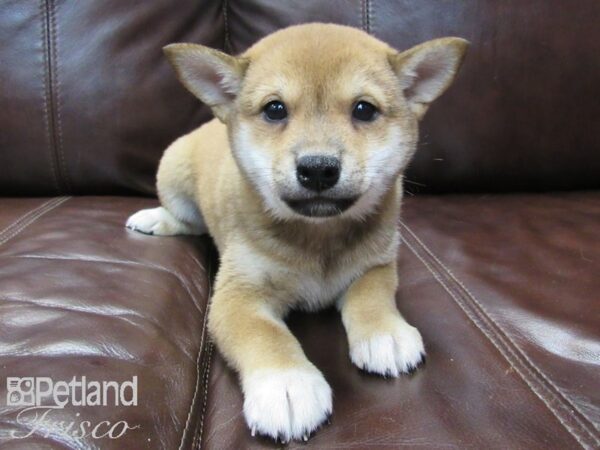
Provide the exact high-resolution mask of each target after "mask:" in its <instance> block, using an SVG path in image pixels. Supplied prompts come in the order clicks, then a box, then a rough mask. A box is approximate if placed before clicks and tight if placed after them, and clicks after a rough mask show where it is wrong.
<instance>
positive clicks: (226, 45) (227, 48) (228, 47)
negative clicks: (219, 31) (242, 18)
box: [223, 0, 233, 53]
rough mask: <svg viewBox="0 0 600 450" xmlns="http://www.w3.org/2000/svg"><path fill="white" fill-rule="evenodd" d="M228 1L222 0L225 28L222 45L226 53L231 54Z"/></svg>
mask: <svg viewBox="0 0 600 450" xmlns="http://www.w3.org/2000/svg"><path fill="white" fill-rule="evenodd" d="M228 10H229V1H228V0H223V27H224V28H225V30H224V31H225V42H224V43H223V48H224V49H225V51H226V52H227V53H231V52H232V51H233V49H232V47H231V37H230V36H229V17H228V14H229V13H228Z"/></svg>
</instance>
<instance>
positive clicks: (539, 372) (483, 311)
mask: <svg viewBox="0 0 600 450" xmlns="http://www.w3.org/2000/svg"><path fill="white" fill-rule="evenodd" d="M402 225H403V226H404V227H405V228H406V230H407V231H408V232H409V233H410V234H411V235H412V236H413V237H414V238H415V240H416V241H417V242H418V243H419V244H420V245H421V247H422V248H423V249H424V250H425V251H426V252H427V253H428V254H429V255H431V257H432V258H433V259H434V260H435V261H436V262H437V263H438V264H439V265H440V266H441V267H442V268H443V269H444V270H445V271H446V273H447V274H448V276H449V277H450V278H451V279H452V280H453V281H454V282H455V283H457V284H458V285H459V286H460V287H461V288H462V289H463V290H464V292H465V293H466V294H467V295H468V297H470V299H471V300H472V301H473V304H474V307H475V308H477V309H478V310H479V311H480V313H481V315H482V316H483V317H484V318H485V319H487V320H488V321H489V322H490V323H491V324H492V325H493V326H494V327H495V328H496V330H497V333H498V334H499V336H500V337H501V338H504V339H505V340H507V341H508V342H509V343H510V344H512V346H513V347H514V349H515V351H516V352H517V353H518V354H519V355H520V356H521V357H522V358H523V359H524V360H525V362H527V363H528V364H529V366H530V369H531V370H532V372H534V373H535V374H537V375H539V376H540V377H541V378H542V379H543V381H545V382H546V383H548V384H549V385H550V386H549V388H550V387H551V388H553V389H554V391H556V392H555V394H556V395H558V396H559V397H561V398H562V400H564V401H565V402H566V403H567V406H566V407H567V410H568V411H569V410H570V409H574V410H575V411H577V412H578V413H579V414H581V416H583V418H585V419H586V420H588V421H589V423H590V424H591V425H593V426H594V427H596V425H595V424H594V422H593V421H592V419H590V418H589V417H588V416H586V415H585V413H584V412H583V411H581V410H580V409H579V407H578V406H577V405H576V404H574V403H572V402H571V401H570V400H569V399H568V398H567V397H566V396H565V394H564V393H563V392H562V390H561V389H560V388H559V387H558V386H557V385H556V384H554V383H553V382H552V380H551V379H550V378H548V376H547V375H546V374H545V373H544V372H543V371H542V370H541V369H540V368H538V367H537V366H536V364H535V363H534V362H533V361H532V360H531V359H530V358H529V357H528V356H527V354H526V353H525V352H524V351H523V350H521V348H520V347H519V346H518V345H517V344H516V343H515V342H514V341H513V340H512V339H511V338H510V337H509V336H508V335H507V334H506V333H504V331H503V328H502V327H501V326H500V325H499V324H498V323H497V322H496V321H495V320H494V319H493V318H492V316H491V315H490V314H489V313H488V311H487V310H486V308H485V307H484V306H483V304H482V303H481V302H480V301H479V300H477V298H476V297H475V295H473V293H472V292H471V291H470V290H469V289H468V288H467V287H466V286H465V284H464V283H463V282H462V281H460V280H459V279H458V278H457V277H456V276H455V275H454V274H453V273H452V271H451V270H450V269H449V268H448V267H446V266H445V265H444V263H442V261H440V259H439V258H438V257H437V256H436V255H435V254H434V253H433V252H432V251H431V250H430V249H429V248H428V247H427V246H426V245H425V244H424V243H423V241H421V239H419V237H418V236H417V235H416V234H415V233H414V232H413V231H412V230H411V229H410V228H409V227H408V226H407V225H406V224H404V223H403V224H402ZM541 381H542V380H541ZM581 425H582V427H583V428H585V429H586V431H588V432H589V433H590V435H592V437H594V439H595V440H596V442H597V443H598V444H600V438H598V437H595V436H594V433H593V431H590V430H589V429H587V427H586V426H585V424H583V423H581Z"/></svg>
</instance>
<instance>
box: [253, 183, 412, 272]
mask: <svg viewBox="0 0 600 450" xmlns="http://www.w3.org/2000/svg"><path fill="white" fill-rule="evenodd" d="M401 189H402V188H401V186H399V184H398V183H396V184H394V185H393V186H392V187H391V188H390V189H389V190H388V191H387V192H386V193H385V194H384V195H383V197H382V198H381V200H380V202H379V204H378V205H377V207H376V208H374V210H373V212H372V213H370V214H369V215H367V216H365V217H363V218H361V219H356V218H348V217H344V216H343V215H342V216H340V217H332V218H329V219H325V220H320V221H307V220H303V219H302V218H298V219H292V220H281V219H277V218H275V217H273V216H272V215H270V214H269V213H267V212H266V211H265V210H264V204H263V203H262V200H261V199H260V196H259V194H258V193H257V192H255V191H253V192H252V197H254V198H253V202H252V203H253V209H255V208H259V210H255V211H253V213H252V214H250V215H248V216H246V217H250V216H252V217H253V218H254V219H253V220H256V219H257V218H259V221H258V222H259V223H258V224H257V223H256V222H255V223H254V225H253V226H250V223H248V227H245V231H244V232H245V233H248V236H247V237H248V238H249V241H250V242H252V243H253V246H255V247H257V249H259V250H261V251H262V252H264V253H265V254H268V255H270V256H275V257H278V259H281V260H282V262H284V261H285V262H286V263H288V264H289V263H290V261H288V259H289V258H292V259H297V260H298V261H314V262H316V263H317V264H318V265H319V266H320V267H321V270H322V271H323V272H324V273H327V272H329V271H332V270H335V268H336V267H338V265H339V261H340V260H342V259H344V258H345V257H346V256H348V255H350V254H351V253H352V252H354V251H355V250H356V249H358V248H362V249H363V251H368V250H369V249H371V250H372V251H374V252H378V251H383V250H387V248H386V246H388V245H393V243H394V242H395V241H394V237H395V233H396V224H397V221H398V218H399V210H400V200H401V194H402V192H401ZM246 206H249V204H247V205H246ZM365 244H367V245H365Z"/></svg>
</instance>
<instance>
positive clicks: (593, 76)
mask: <svg viewBox="0 0 600 450" xmlns="http://www.w3.org/2000/svg"><path fill="white" fill-rule="evenodd" d="M599 20H600V2H598V1H597V0H580V1H578V2H567V1H563V0H506V1H502V2H499V1H497V0H473V1H468V2H467V1H453V2H450V1H444V2H440V1H437V0H418V1H417V0H415V1H409V0H403V1H393V0H389V1H386V0H370V1H369V0H363V1H359V0H352V1H351V0H347V1H345V0H344V1H343V0H332V1H327V2H325V1H317V0H302V1H299V0H298V1H293V2H292V1H277V0H229V1H216V0H215V1H211V0H178V1H177V2H174V1H170V0H152V1H151V2H150V1H147V2H133V1H124V0H102V1H87V2H83V1H78V2H75V1H67V0H41V1H33V0H5V1H3V2H2V3H1V8H0V196H1V198H0V447H1V448H2V449H5V448H6V449H50V448H52V449H65V448H73V449H108V448H114V449H142V448H149V449H178V448H179V449H183V448H185V449H189V448H203V449H228V448H231V449H242V448H272V447H275V446H276V444H274V443H272V442H269V441H267V440H266V439H263V438H252V437H251V436H250V433H249V432H248V430H247V429H246V426H245V424H244V420H243V416H242V413H241V408H242V397H241V393H240V390H239V388H238V386H237V382H236V377H235V374H234V373H233V372H232V371H231V370H230V369H228V368H227V367H226V366H225V364H224V362H223V360H222V358H221V357H220V356H219V354H218V353H217V351H216V350H215V349H214V347H213V345H212V344H211V342H210V339H209V337H208V336H207V334H206V327H205V325H206V310H207V308H208V301H209V297H210V287H211V277H212V276H213V275H214V272H215V270H216V267H217V259H216V255H215V252H214V250H213V247H212V245H211V243H210V241H209V239H208V238H189V237H178V238H156V237H148V236H144V235H141V234H137V233H133V232H130V231H128V230H126V229H125V228H124V223H125V219H126V218H127V216H128V215H129V214H131V213H132V212H134V211H136V210H138V209H140V208H143V207H147V206H150V205H154V204H156V200H155V199H153V198H151V197H152V195H153V194H154V175H155V171H156V166H157V162H158V160H159V158H160V156H161V153H162V151H163V150H164V148H165V147H166V146H167V145H168V143H169V142H170V141H172V140H173V139H174V138H176V137H177V136H179V135H181V134H183V133H185V132H187V131H189V130H191V129H193V128H195V127H197V126H198V125H199V124H201V123H202V122H203V121H205V120H207V119H208V117H209V113H208V111H207V109H206V108H205V107H203V106H202V105H201V104H200V103H199V102H198V101H196V100H195V99H194V98H193V97H192V96H191V95H189V94H188V93H187V92H186V91H185V90H184V89H183V88H182V87H181V86H180V85H179V83H178V82H177V80H176V78H175V76H174V74H173V72H172V71H171V69H170V67H169V66H168V64H167V61H166V60H165V58H164V57H163V56H162V53H161V47H162V46H163V45H165V44H167V43H171V42H177V41H189V42H198V43H203V44H206V45H210V46H213V47H216V48H221V49H224V50H227V51H230V52H233V53H237V52H241V51H243V50H244V49H245V48H246V47H248V46H249V45H250V44H251V43H252V42H254V41H256V40H257V39H258V38H260V37H261V36H263V35H265V34H267V33H269V32H271V31H273V30H275V29H277V28H281V27H284V26H286V25H289V24H292V23H299V22H307V21H323V22H338V23H343V24H348V25H352V26H356V27H359V28H362V29H364V30H366V31H368V32H370V33H373V34H374V35H376V36H378V37H380V38H382V39H384V40H386V41H388V42H389V43H391V44H392V45H394V46H395V47H397V48H399V49H402V48H407V47H409V46H411V45H413V44H416V43H419V42H421V41H424V40H427V39H430V38H435V37H440V36H445V35H457V36H462V37H465V38H467V39H468V40H470V41H471V43H472V45H471V48H470V51H469V54H468V57H467V59H466V62H465V64H464V66H463V69H462V71H461V73H460V75H459V77H458V79H457V81H456V83H455V85H454V86H453V87H452V88H451V90H450V91H449V92H448V93H447V94H446V95H444V97H443V98H442V99H440V100H439V101H438V103H437V104H435V105H434V106H433V107H432V109H431V111H430V112H429V113H428V115H427V117H426V119H425V121H424V123H423V125H422V139H421V141H422V142H421V148H420V149H419V152H418V154H417V156H416V159H415V160H414V162H413V164H412V165H411V167H410V170H409V173H408V174H407V190H408V191H409V192H410V193H412V194H416V195H413V196H410V195H409V196H408V198H407V200H406V202H405V205H404V210H403V220H402V222H401V223H400V224H399V227H400V229H401V230H402V235H403V238H404V242H403V245H402V246H401V249H400V251H399V254H398V258H399V271H400V277H401V278H400V279H401V287H400V290H399V292H398V295H397V301H398V305H399V307H400V309H401V310H402V311H403V312H404V314H405V316H406V317H407V318H408V320H409V321H410V322H411V323H413V324H415V325H416V326H418V327H419V329H420V330H421V333H422V334H423V338H424V340H425V343H426V347H427V351H428V357H427V363H426V365H425V366H424V367H422V368H421V369H419V370H418V371H416V372H415V373H414V374H412V375H409V376H403V377H401V378H399V379H387V380H386V379H381V378H378V377H374V376H369V375H367V374H364V373H361V372H360V371H359V370H357V369H356V368H355V367H353V366H352V365H351V363H350V360H349V358H348V349H347V344H346V340H345V336H344V332H343V329H342V325H341V323H340V319H339V317H338V315H337V313H335V312H334V311H328V312H324V313H320V314H316V315H314V314H313V315H304V314H297V315H293V316H292V317H291V318H290V320H289V322H290V325H291V327H292V329H293V331H294V332H295V334H296V335H297V336H298V337H299V339H300V340H301V342H302V344H303V346H304V348H305V351H306V353H307V354H308V356H309V358H310V359H311V360H312V361H314V362H315V364H316V365H317V366H318V367H319V369H321V370H322V371H323V373H324V374H325V377H326V378H327V380H328V382H329V383H330V384H331V386H332V388H333V390H334V393H335V394H334V415H333V417H332V418H331V423H330V424H329V425H326V426H325V427H324V428H323V429H321V430H320V431H319V432H318V433H316V434H315V435H314V436H313V437H312V438H311V439H310V441H309V442H308V443H306V444H299V443H290V444H289V445H288V446H289V447H290V448H294V447H297V446H303V447H312V448H343V449H346V448H357V449H375V448H395V447H402V448H469V449H470V448H473V449H479V448H485V449H487V448H498V449H507V448H512V449H533V448H543V449H550V448H556V449H567V448H579V447H584V448H600V238H599V235H600V191H598V188H600V58H599V55H600V27H599V26H598V23H599ZM82 376H86V377H87V379H89V380H97V381H107V380H113V381H117V382H123V381H126V380H132V379H133V377H134V376H136V377H137V380H138V386H137V387H138V402H137V406H116V405H115V404H114V401H113V403H112V404H110V402H109V404H108V405H107V406H95V407H94V406H85V407H83V406H81V407H80V406H75V405H72V404H69V405H67V406H65V407H64V408H59V409H53V410H52V411H51V414H49V416H48V417H46V419H47V420H41V421H40V420H37V421H35V420H34V419H33V416H32V413H30V414H29V415H27V414H23V409H24V408H23V406H18V405H16V406H15V405H13V404H9V403H10V402H9V398H8V397H7V395H9V394H11V392H12V391H11V389H12V388H11V386H9V385H8V384H7V382H6V381H5V380H6V379H7V378H8V377H50V378H51V379H52V380H53V381H54V382H56V381H59V380H67V381H68V380H71V379H72V378H73V377H79V378H80V377H82ZM21 381H23V380H20V381H19V383H20V382H21ZM19 386H21V385H19ZM13 387H14V386H13ZM21 387H22V386H21ZM9 396H10V395H9ZM113 400H114V399H113ZM44 405H46V403H43V404H42V405H41V406H42V407H43V406H44ZM38 419H39V417H38ZM86 421H87V423H89V424H90V425H94V424H96V425H99V426H100V428H99V430H100V431H99V433H97V434H104V433H105V431H106V427H107V423H105V422H104V421H108V422H109V423H111V424H113V425H114V424H116V423H118V422H119V421H126V422H127V423H128V425H129V426H131V427H133V429H130V430H127V432H126V433H125V434H124V435H123V436H122V437H119V438H118V439H110V437H108V436H107V437H101V438H97V439H96V438H94V436H91V435H89V434H88V435H86V436H85V437H81V436H79V435H78V432H75V431H76V430H77V429H78V427H79V426H81V424H82V423H83V422H86ZM70 423H73V424H74V425H71V427H72V428H69V424H70ZM83 426H84V428H85V427H86V426H87V425H86V424H85V423H84V425H83ZM74 430H75V431H74Z"/></svg>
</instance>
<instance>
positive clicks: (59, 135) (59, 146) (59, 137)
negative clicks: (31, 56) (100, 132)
mask: <svg viewBox="0 0 600 450" xmlns="http://www.w3.org/2000/svg"><path fill="white" fill-rule="evenodd" d="M50 25H51V28H52V33H51V35H50V37H51V39H52V49H51V50H52V55H53V56H52V59H53V61H54V66H55V67H54V70H53V74H52V75H53V76H52V83H53V90H54V102H53V103H54V109H55V111H56V120H55V121H54V127H55V133H56V147H55V149H56V153H57V155H58V158H59V163H60V169H61V170H60V173H61V178H62V181H63V183H64V187H65V189H66V191H67V193H68V192H70V191H71V180H70V177H69V172H68V170H67V163H66V160H65V154H64V145H63V132H62V116H61V111H60V90H61V87H60V80H59V78H58V72H59V67H60V64H59V59H58V27H57V24H56V3H55V2H54V0H53V1H52V8H51V9H50Z"/></svg>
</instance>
